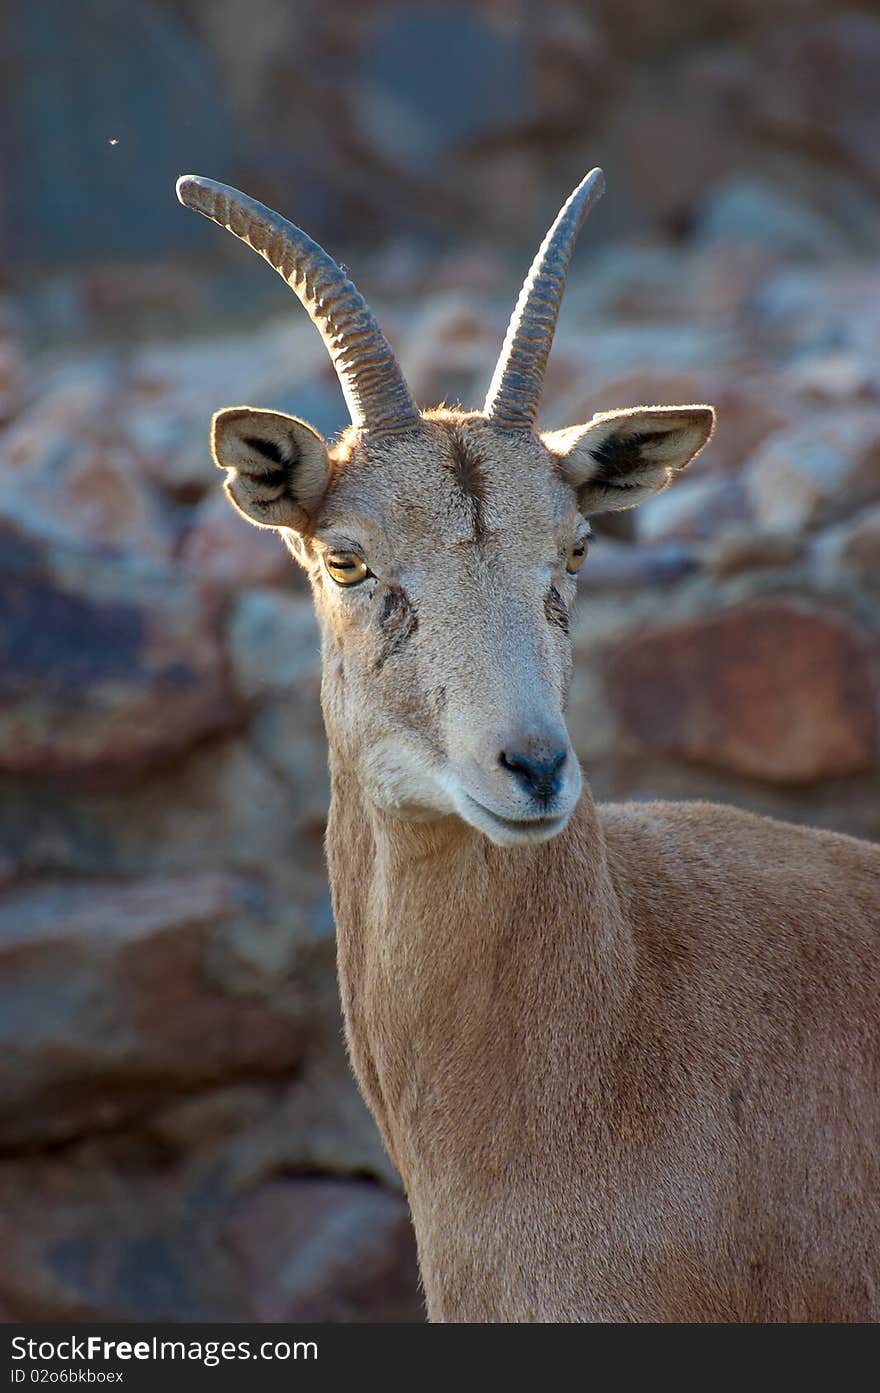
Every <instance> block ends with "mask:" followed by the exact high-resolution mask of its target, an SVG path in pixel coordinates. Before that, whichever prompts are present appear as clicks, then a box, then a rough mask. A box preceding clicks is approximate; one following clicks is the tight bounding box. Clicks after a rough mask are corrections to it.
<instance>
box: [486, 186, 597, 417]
mask: <svg viewBox="0 0 880 1393" xmlns="http://www.w3.org/2000/svg"><path fill="white" fill-rule="evenodd" d="M604 192H605V176H604V175H603V173H602V171H601V169H592V170H590V173H589V174H588V175H587V177H586V178H585V179H584V180H583V181H582V182H581V183H580V184H578V186H577V188H576V189H575V191H574V193H573V194H572V195H571V197H570V198H569V200H568V202H567V203H566V204H564V206H563V207H562V209H561V210H560V212H559V215H558V217H557V219H556V221H555V222H554V224H553V226H552V227H551V229H550V231H549V232H548V233H547V236H546V237H545V238H544V240H543V242H542V243H541V246H540V247H539V248H538V254H537V256H536V257H535V259H534V261H533V262H532V266H531V270H530V271H529V274H528V275H527V276H526V278H525V281H524V282H523V288H522V290H521V291H520V293H519V299H518V300H517V302H516V308H515V310H514V311H513V314H512V315H511V318H510V323H509V324H508V326H507V334H506V335H505V339H504V343H503V345H502V348H501V356H500V357H499V359H498V362H497V364H496V367H495V372H494V374H493V376H492V381H491V383H490V384H489V391H488V394H487V396H486V404H485V406H484V407H483V413H484V414H485V415H486V416H488V417H490V419H491V420H493V421H495V422H496V424H497V425H500V426H502V427H504V428H505V429H509V430H527V429H531V427H532V426H533V425H534V424H535V420H536V418H537V415H538V407H539V406H540V404H541V392H542V391H543V388H544V372H545V369H546V367H547V358H548V356H549V353H550V346H551V344H552V343H553V334H554V331H555V329H556V320H557V318H558V316H559V306H560V304H561V303H562V292H563V291H564V290H565V280H566V277H567V275H568V266H569V262H570V261H571V254H572V252H573V251H574V244H575V242H576V241H577V236H578V233H579V232H580V230H581V228H582V226H583V224H584V219H585V218H586V216H587V214H588V213H589V211H590V209H591V208H592V206H593V204H594V203H597V202H598V201H599V199H600V198H601V197H602V195H603V193H604Z"/></svg>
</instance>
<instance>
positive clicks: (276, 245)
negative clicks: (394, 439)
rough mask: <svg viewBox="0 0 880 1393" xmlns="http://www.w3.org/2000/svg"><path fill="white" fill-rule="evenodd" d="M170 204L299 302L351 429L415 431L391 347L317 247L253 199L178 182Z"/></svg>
mask: <svg viewBox="0 0 880 1393" xmlns="http://www.w3.org/2000/svg"><path fill="white" fill-rule="evenodd" d="M177 197H178V198H179V199H180V202H181V203H183V204H185V205H186V207H187V208H193V209H195V211H196V212H197V213H202V214H204V216H205V217H206V218H210V219H211V220H212V221H213V222H215V223H217V224H218V226H220V227H225V228H226V229H227V230H228V231H229V232H232V233H234V235H235V236H236V237H239V238H240V239H241V240H242V242H246V243H247V245H248V246H249V247H253V249H254V251H257V252H259V253H260V256H262V257H264V258H265V260H266V261H268V263H269V265H270V266H271V267H273V269H274V270H276V271H277V272H278V274H279V276H283V277H284V279H285V280H286V281H287V284H288V285H289V286H290V288H291V290H293V291H294V293H295V294H296V295H298V296H299V298H300V300H301V301H302V303H303V306H304V307H305V309H306V310H307V311H308V313H309V315H310V316H311V318H312V320H313V321H314V323H315V324H316V325H317V327H318V329H319V330H320V333H321V337H322V338H323V340H324V343H325V345H326V348H327V352H328V353H329V354H330V357H331V358H332V359H333V365H334V367H335V368H336V372H337V375H338V377H339V381H340V384H341V386H342V391H343V394H344V396H345V401H346V404H347V406H348V410H349V413H350V415H351V419H352V422H353V424H354V425H355V426H359V427H361V428H362V429H364V430H371V431H376V432H383V433H385V434H391V433H397V432H403V431H412V430H415V429H416V428H417V427H418V426H419V424H420V423H421V417H420V415H419V412H418V409H417V408H416V406H415V404H414V402H413V399H412V397H411V396H410V394H409V388H408V387H407V385H406V383H405V382H404V380H403V376H402V374H401V371H400V368H399V367H398V366H397V360H396V359H395V357H394V353H393V352H392V349H391V346H390V344H389V343H388V340H387V339H386V338H385V335H384V334H383V333H382V330H381V329H380V328H379V325H378V324H377V323H376V320H375V318H374V316H373V313H372V311H371V310H370V308H369V306H368V305H367V302H366V301H365V299H364V297H363V296H362V295H361V293H360V291H359V290H357V289H356V287H355V286H354V285H353V284H352V282H351V281H350V280H349V279H348V277H347V276H346V274H345V272H344V271H343V270H342V269H341V268H340V267H339V266H337V264H336V262H335V261H334V260H333V258H332V256H328V254H327V252H325V251H324V249H323V247H319V246H318V243H317V242H313V241H312V239H311V237H308V236H306V234H305V232H303V231H301V229H300V228H298V227H295V226H294V225H293V223H290V222H288V221H287V220H286V219H285V218H282V217H280V216H279V214H278V213H273V212H272V210H271V209H270V208H266V207H264V205H263V204H262V203H258V202H257V201H256V199H253V198H248V196H247V195H246V194H243V193H239V191H238V189H232V188H229V187H228V186H227V185H226V184H217V183H215V182H214V180H213V179H202V178H201V177H200V176H199V175H197V174H184V175H182V176H181V178H180V179H178V181H177Z"/></svg>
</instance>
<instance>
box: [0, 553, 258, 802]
mask: <svg viewBox="0 0 880 1393" xmlns="http://www.w3.org/2000/svg"><path fill="white" fill-rule="evenodd" d="M7 535H8V536H10V537H12V538H13V539H14V541H13V546H12V548H11V550H7V549H6V548H4V549H2V550H0V771H4V772H7V773H20V774H31V775H37V774H39V775H43V776H45V775H58V774H63V775H71V774H87V775H89V776H94V777H95V778H102V779H109V778H114V777H117V776H119V775H122V774H124V773H126V772H131V771H133V770H137V769H142V768H144V767H145V766H148V765H151V764H155V763H158V762H162V761H164V760H167V759H168V758H169V757H170V756H172V755H174V754H176V753H177V752H179V751H180V750H181V749H185V748H187V747H188V746H190V745H191V744H193V743H194V742H195V741H197V740H199V739H201V738H203V737H204V736H206V735H208V734H211V733H212V732H215V731H218V730H221V729H224V728H229V727H230V726H232V725H234V724H235V723H236V722H237V721H238V720H239V710H238V706H237V702H236V698H235V695H234V692H233V691H232V690H231V687H230V684H229V678H228V673H227V667H226V661H225V657H224V654H223V651H222V648H221V646H220V644H219V641H218V637H217V634H216V620H215V617H214V616H213V614H212V612H211V610H210V608H209V607H208V606H207V605H206V603H205V601H204V600H203V599H201V598H200V597H199V595H198V594H197V593H196V592H195V590H193V589H192V588H191V587H188V586H187V584H186V582H185V580H184V578H183V577H182V576H181V575H178V574H175V573H173V572H172V571H170V570H165V569H163V568H159V567H152V566H138V565H136V564H132V562H131V560H130V558H115V557H112V556H100V555H99V554H95V553H90V552H87V551H80V550H78V549H73V548H66V547H63V546H58V545H54V544H53V545H52V546H51V547H46V546H44V545H43V544H42V543H41V542H40V541H38V540H35V539H34V538H33V537H30V536H28V534H27V533H24V532H22V531H20V530H17V529H11V528H10V529H7Z"/></svg>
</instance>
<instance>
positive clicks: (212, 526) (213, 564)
mask: <svg viewBox="0 0 880 1393" xmlns="http://www.w3.org/2000/svg"><path fill="white" fill-rule="evenodd" d="M215 474H216V477H215V478H214V479H212V480H211V482H212V483H213V484H214V485H215V488H214V490H213V491H212V492H211V493H209V494H208V497H207V498H206V499H205V501H204V502H203V503H202V504H201V506H200V507H199V509H198V511H197V513H196V515H195V517H194V519H193V521H192V522H191V523H190V525H189V526H188V528H187V529H186V532H185V533H184V536H183V540H182V543H181V547H180V552H179V556H180V560H181V562H182V564H183V565H184V566H185V567H186V569H187V570H188V571H189V572H191V574H192V575H193V576H195V577H197V578H198V580H199V583H200V585H207V586H209V587H211V588H213V589H216V590H218V591H221V592H222V591H234V592H236V593H238V592H239V591H241V590H242V589H244V588H245V587H246V586H249V585H297V584H298V585H299V588H300V589H304V588H305V585H306V582H305V577H304V576H301V575H300V572H299V567H298V565H297V564H296V562H295V561H293V559H292V557H291V555H290V552H289V551H288V550H287V548H286V547H285V546H284V544H283V542H282V541H281V540H280V538H279V537H278V535H277V533H275V532H272V531H271V530H270V529H268V528H265V527H254V526H253V525H252V524H251V523H249V522H246V521H245V519H244V518H243V517H241V516H240V515H239V514H238V513H236V511H235V509H234V508H233V507H232V505H231V504H230V502H229V500H228V499H227V498H226V497H225V495H224V493H223V490H222V488H221V487H220V484H221V475H220V474H219V473H216V471H215Z"/></svg>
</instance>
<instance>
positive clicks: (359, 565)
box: [323, 551, 372, 586]
mask: <svg viewBox="0 0 880 1393" xmlns="http://www.w3.org/2000/svg"><path fill="white" fill-rule="evenodd" d="M323 561H324V570H325V571H326V572H327V574H328V576H329V577H330V579H331V580H332V581H334V582H335V584H336V585H344V586H351V585H360V583H361V581H364V580H366V579H367V576H369V575H372V571H371V570H370V568H369V566H368V565H367V563H366V561H364V559H363V557H362V556H358V555H357V554H356V553H355V552H353V551H334V552H330V553H329V554H326V555H325V556H324V558H323Z"/></svg>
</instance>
